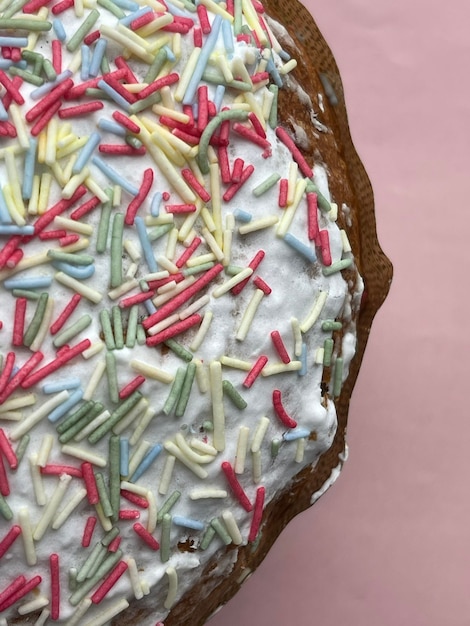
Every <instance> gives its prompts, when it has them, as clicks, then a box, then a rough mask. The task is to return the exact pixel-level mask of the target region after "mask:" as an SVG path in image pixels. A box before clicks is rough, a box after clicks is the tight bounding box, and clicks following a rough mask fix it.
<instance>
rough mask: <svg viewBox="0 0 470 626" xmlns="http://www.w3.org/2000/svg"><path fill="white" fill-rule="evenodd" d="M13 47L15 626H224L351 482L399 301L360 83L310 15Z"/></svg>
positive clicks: (6, 222)
mask: <svg viewBox="0 0 470 626" xmlns="http://www.w3.org/2000/svg"><path fill="white" fill-rule="evenodd" d="M0 45H1V58H0V85H1V87H2V89H1V92H0V96H1V100H0V134H1V135H2V145H1V147H0V181H1V183H2V184H1V192H0V354H1V360H2V363H1V369H0V494H1V495H0V619H3V620H4V621H3V623H7V624H38V625H39V624H45V623H52V621H54V622H57V623H59V624H68V625H69V626H72V625H73V624H80V625H84V626H98V625H99V624H107V623H131V622H134V623H137V624H139V625H142V626H147V625H150V624H152V625H154V624H156V623H160V624H161V623H164V624H165V626H176V625H178V626H184V625H186V624H188V625H189V624H192V625H197V624H203V623H205V621H206V620H207V619H208V618H209V617H210V615H211V614H212V613H213V612H214V611H216V610H217V609H218V608H219V607H220V606H222V605H223V603H225V602H226V601H227V600H228V599H229V598H230V597H231V596H232V595H233V594H234V593H235V592H236V591H237V589H238V588H239V586H240V585H241V584H242V583H243V581H244V580H246V578H247V577H248V576H249V575H250V574H251V573H252V572H253V571H254V570H255V569H256V567H257V565H258V564H259V563H260V562H261V560H262V559H263V557H264V556H265V554H266V552H267V551H268V550H269V548H270V546H271V545H272V543H273V541H274V540H275V539H276V537H277V536H278V534H279V532H280V531H281V530H282V528H284V527H285V525H286V524H287V523H288V521H289V520H290V519H291V518H292V517H293V516H294V515H296V514H297V513H299V512H300V511H302V510H304V509H305V508H307V507H308V506H310V505H311V504H313V503H314V502H315V501H316V500H317V499H318V498H319V497H320V496H321V494H322V493H323V492H324V491H325V490H326V489H327V488H328V487H329V485H330V484H331V483H332V482H333V481H334V479H335V478H336V477H337V475H338V473H339V471H340V469H341V467H342V464H343V462H344V460H345V457H346V444H345V430H346V418H347V409H348V404H349V399H350V396H351V392H352V388H353V386H354V382H355V379H356V376H357V373H358V369H359V365H360V361H361V358H362V355H363V352H364V348H365V344H366V341H367V337H368V333H369V330H370V325H371V322H372V319H373V317H374V315H375V313H376V311H377V309H378V307H379V306H380V304H381V303H382V301H383V299H384V298H385V296H386V293H387V291H388V286H389V283H390V279H391V268H390V264H389V262H388V260H387V259H386V257H385V256H384V255H383V253H382V251H381V249H380V246H379V244H378V242H377V237H376V234H375V220H374V212H373V199H372V192H371V189H370V184H369V182H368V179H367V176H366V174H365V172H364V169H363V168H362V166H361V164H360V161H359V159H358V157H357V155H356V153H355V150H354V148H353V146H352V143H351V139H350V136H349V131H348V126H347V119H346V114H345V110H344V101H343V96H342V89H341V83H340V80H339V75H338V71H337V68H336V65H335V63H334V61H333V59H332V56H331V53H330V52H329V49H328V47H327V46H326V44H325V42H324V40H323V38H322V37H321V35H320V33H319V32H318V30H317V28H316V26H315V24H314V22H313V20H312V19H311V17H310V16H309V14H308V12H307V11H306V10H305V9H304V8H303V7H302V6H301V5H299V4H298V3H297V2H295V3H294V2H291V1H289V2H274V0H267V1H266V2H265V3H264V5H262V4H261V3H260V2H258V0H234V1H230V0H229V1H228V2H226V3H216V2H213V0H202V1H201V2H199V3H196V4H193V3H192V2H191V0H173V1H172V2H166V1H165V2H163V1H162V0H137V1H135V0H96V1H95V0H83V2H82V1H79V0H75V1H74V0H58V1H57V0H27V1H26V2H25V1H24V0H19V1H16V2H15V1H14V2H10V0H8V1H3V2H0ZM113 620H114V621H113Z"/></svg>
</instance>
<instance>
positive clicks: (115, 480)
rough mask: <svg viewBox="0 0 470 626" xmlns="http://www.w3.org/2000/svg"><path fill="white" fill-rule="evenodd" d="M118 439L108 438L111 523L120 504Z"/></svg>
mask: <svg viewBox="0 0 470 626" xmlns="http://www.w3.org/2000/svg"><path fill="white" fill-rule="evenodd" d="M120 439H121V438H120V437H119V436H118V435H111V437H110V438H109V500H110V502H111V506H112V508H113V514H112V516H111V520H112V521H113V522H117V520H118V517H119V507H120V502H121V475H120V466H119V465H120V458H121V448H120Z"/></svg>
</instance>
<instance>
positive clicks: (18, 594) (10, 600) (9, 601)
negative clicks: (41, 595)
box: [0, 576, 42, 612]
mask: <svg viewBox="0 0 470 626" xmlns="http://www.w3.org/2000/svg"><path fill="white" fill-rule="evenodd" d="M23 578H24V576H23ZM41 581H42V578H41V576H35V577H34V578H31V580H30V581H29V582H25V583H23V585H22V586H21V587H20V588H19V589H17V590H16V591H15V592H14V593H12V594H11V595H9V596H7V598H6V599H5V600H4V601H3V602H2V604H0V612H1V611H5V610H6V609H8V608H9V607H10V606H12V605H13V604H15V602H18V600H21V598H24V596H25V595H26V594H28V593H29V592H30V591H32V590H33V589H35V588H36V587H37V586H38V585H39V584H40V583H41Z"/></svg>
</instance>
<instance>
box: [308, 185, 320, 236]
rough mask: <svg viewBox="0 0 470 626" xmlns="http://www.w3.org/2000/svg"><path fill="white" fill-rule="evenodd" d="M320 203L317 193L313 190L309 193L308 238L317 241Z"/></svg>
mask: <svg viewBox="0 0 470 626" xmlns="http://www.w3.org/2000/svg"><path fill="white" fill-rule="evenodd" d="M317 210H318V203H317V194H316V193H314V192H313V191H309V192H308V193H307V211H308V213H307V215H308V238H309V239H310V241H316V239H317V237H318V211H317Z"/></svg>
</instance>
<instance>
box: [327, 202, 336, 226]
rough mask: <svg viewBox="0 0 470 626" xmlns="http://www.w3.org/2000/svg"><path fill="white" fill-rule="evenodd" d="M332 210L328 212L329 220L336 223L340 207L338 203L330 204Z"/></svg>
mask: <svg viewBox="0 0 470 626" xmlns="http://www.w3.org/2000/svg"><path fill="white" fill-rule="evenodd" d="M330 207H331V208H330V210H329V212H328V218H329V220H330V222H336V220H337V219H338V205H337V204H336V202H330Z"/></svg>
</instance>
